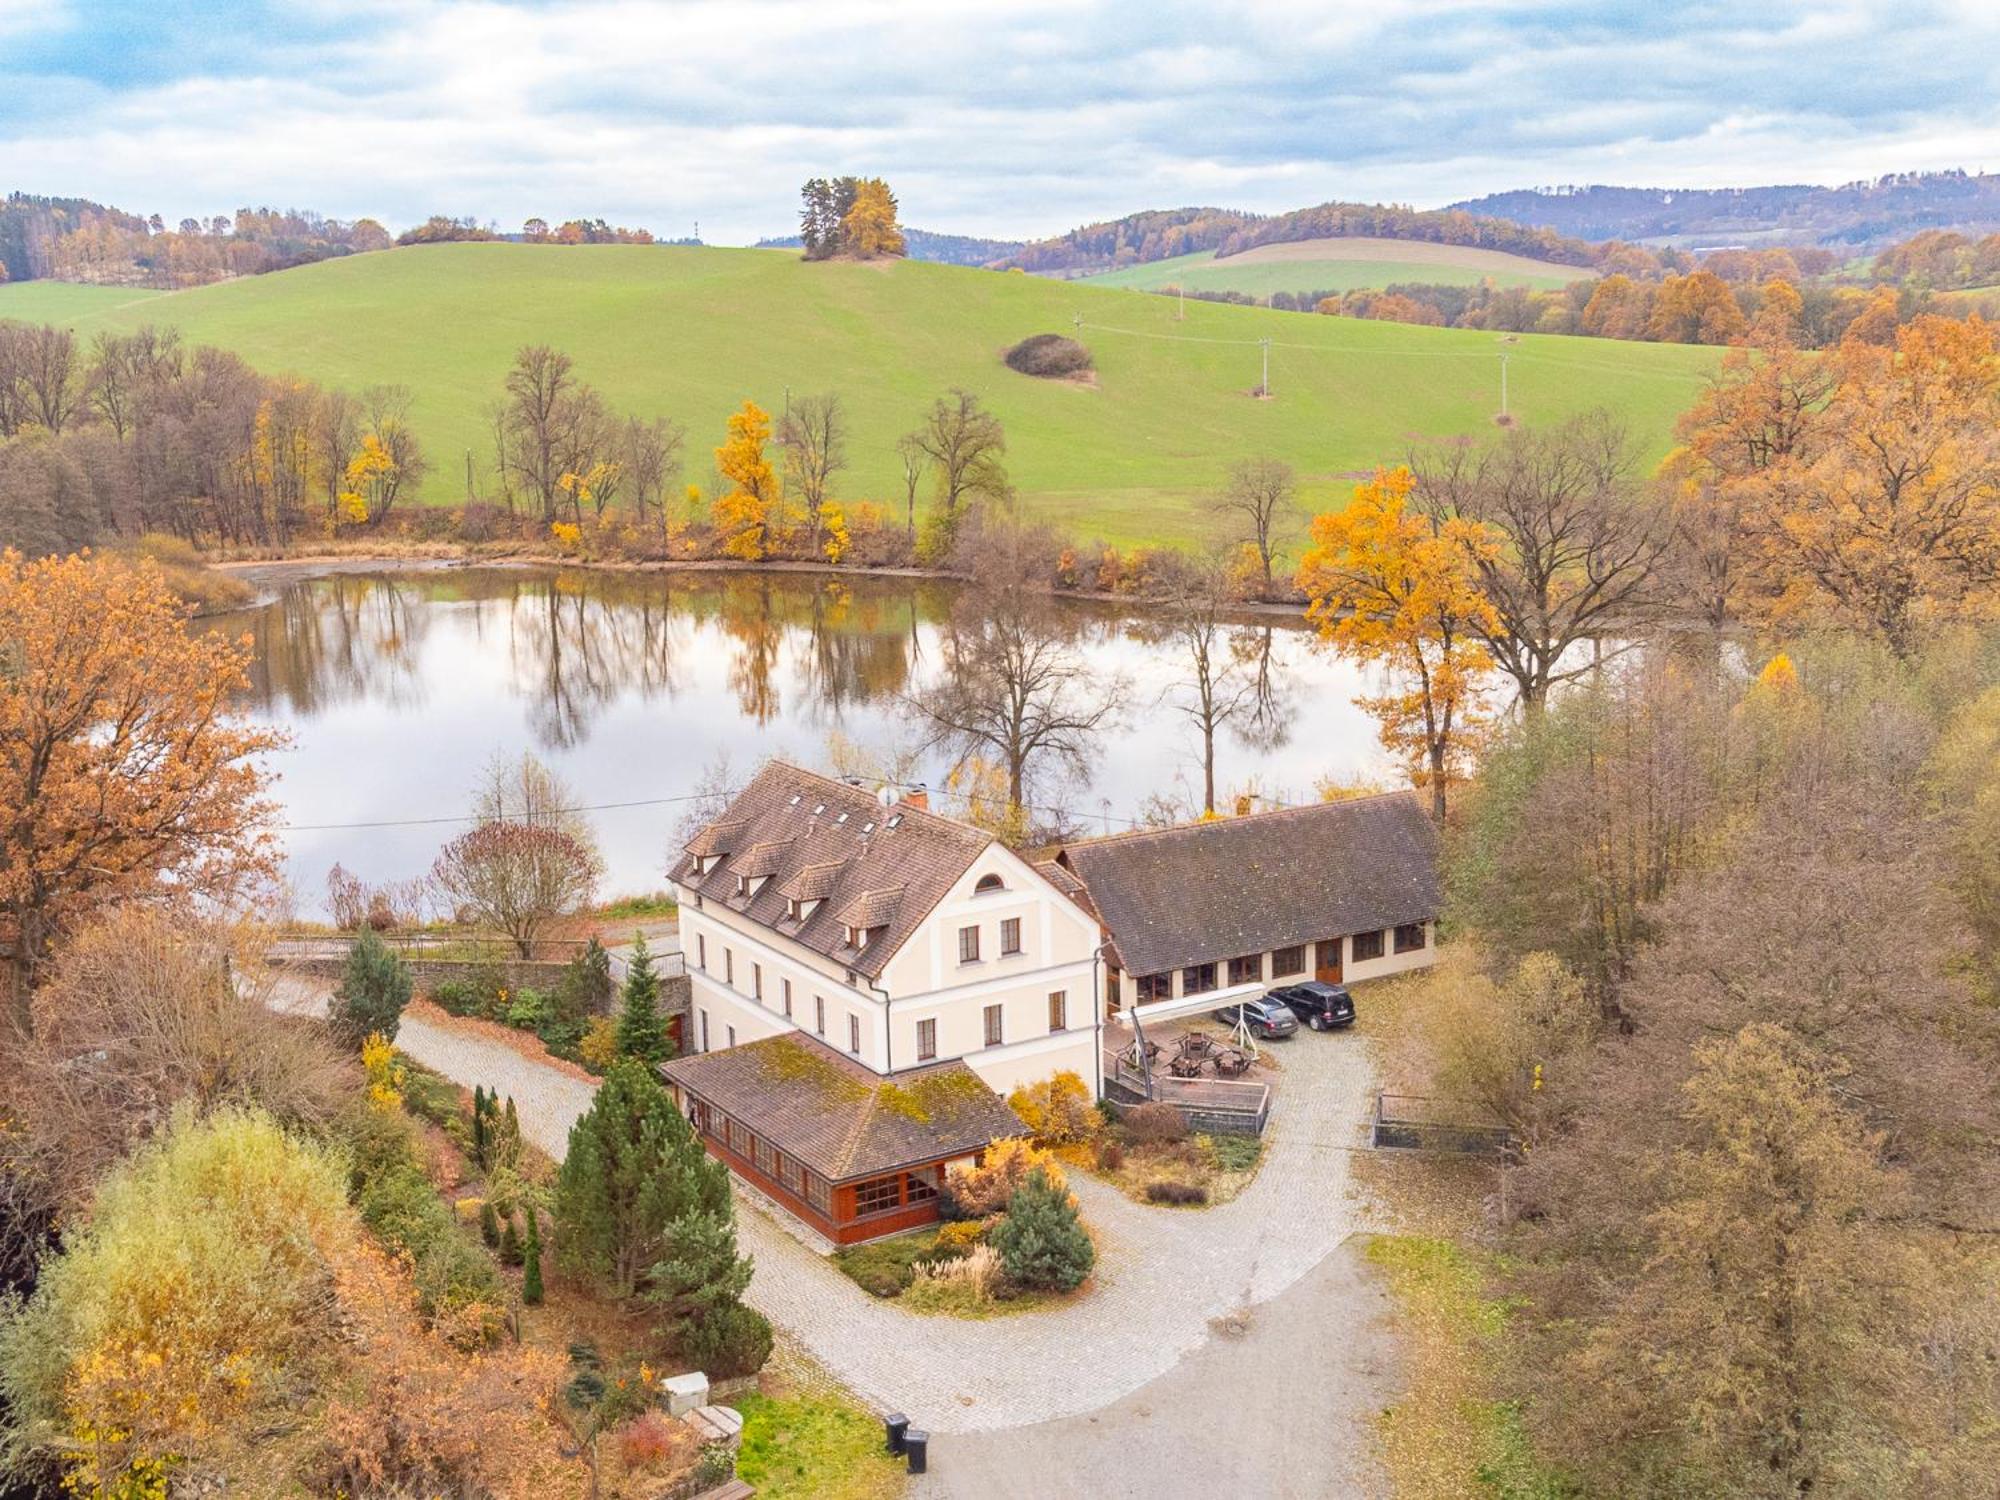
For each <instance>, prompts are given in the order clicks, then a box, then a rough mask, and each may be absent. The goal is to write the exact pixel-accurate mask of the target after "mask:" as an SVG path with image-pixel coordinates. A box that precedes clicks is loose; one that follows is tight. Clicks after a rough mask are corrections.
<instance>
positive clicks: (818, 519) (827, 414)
mask: <svg viewBox="0 0 2000 1500" xmlns="http://www.w3.org/2000/svg"><path fill="white" fill-rule="evenodd" d="M778 444H779V446H780V447H782V448H783V449H784V450H785V482H786V487H787V488H789V489H790V490H791V492H792V493H793V494H795V495H797V496H798V498H799V501H800V503H801V504H802V505H804V506H805V514H806V530H807V532H808V536H809V543H810V546H809V550H810V552H811V554H812V555H813V556H815V557H817V556H818V555H819V552H820V543H821V537H822V535H823V532H824V528H825V522H824V520H823V519H822V516H821V512H822V511H823V510H824V508H825V506H826V503H827V501H828V499H830V498H831V493H832V485H833V476H834V475H836V474H838V473H839V472H840V471H841V470H842V469H843V468H845V467H846V465H847V410H846V408H845V406H843V405H842V403H841V399H840V395H839V393H838V392H835V391H828V392H827V393H826V394H824V395H821V396H800V397H797V398H795V399H794V400H793V401H792V403H791V405H790V406H789V407H788V408H787V410H786V412H785V416H784V420H783V421H782V422H780V423H779V424H778Z"/></svg>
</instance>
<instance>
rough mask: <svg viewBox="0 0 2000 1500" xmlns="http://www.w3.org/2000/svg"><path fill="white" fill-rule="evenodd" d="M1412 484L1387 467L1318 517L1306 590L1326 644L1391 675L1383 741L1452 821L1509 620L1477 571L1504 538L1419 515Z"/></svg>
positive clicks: (1381, 716)
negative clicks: (1493, 643)
mask: <svg viewBox="0 0 2000 1500" xmlns="http://www.w3.org/2000/svg"><path fill="white" fill-rule="evenodd" d="M1413 485H1414V480H1413V479H1412V477H1411V474H1410V471H1409V470H1408V469H1406V468H1397V469H1384V470H1378V471H1377V472H1376V474H1375V477H1374V478H1373V479H1371V480H1368V481H1367V482H1366V483H1364V484H1361V485H1358V486H1356V488H1355V491H1354V496H1353V498H1352V499H1351V500H1350V501H1349V502H1348V504H1347V507H1346V509H1344V510H1338V511H1329V512H1327V513H1326V514H1324V515H1321V516H1318V517H1315V518H1314V520H1313V523H1312V546H1311V547H1310V548H1309V549H1308V550H1307V552H1306V555H1305V558H1304V559H1303V560H1302V561H1301V562H1300V564H1299V572H1298V585H1299V587H1300V588H1301V589H1303V590H1304V591H1305V594H1306V597H1307V599H1308V601H1309V603H1308V604H1307V606H1306V618H1307V620H1309V621H1310V622H1311V623H1312V625H1313V626H1314V627H1315V628H1316V629H1317V630H1318V632H1319V636H1320V639H1321V640H1322V641H1325V642H1326V643H1328V644H1329V645H1331V646H1332V647H1333V648H1334V649H1335V650H1336V651H1338V652H1340V653H1341V654H1342V655H1344V656H1348V657H1351V658H1353V659H1354V660H1356V661H1359V662H1362V663H1365V664H1369V665H1376V666H1380V667H1382V668H1384V669H1386V670H1387V671H1388V672H1389V674H1390V676H1391V679H1392V682H1393V683H1394V688H1393V690H1392V691H1390V692H1388V693H1385V694H1381V695H1377V696H1375V697H1371V698H1366V699H1363V700H1361V702H1362V706H1363V707H1364V708H1366V709H1367V710H1368V711H1369V712H1370V713H1372V714H1373V715H1375V717H1376V718H1377V719H1378V720H1380V722H1381V726H1382V742H1383V744H1384V745H1385V746H1387V747H1388V748H1389V749H1390V750H1391V751H1392V752H1394V753H1396V754H1398V755H1400V756H1402V757H1403V758H1404V759H1405V760H1406V762H1407V763H1408V765H1409V768H1410V777H1411V780H1412V782H1413V783H1414V784H1415V785H1417V786H1419V787H1424V788H1428V789H1429V791H1430V794H1431V811H1432V815H1433V816H1434V817H1436V818H1437V819H1438V820H1439V821H1440V822H1441V821H1443V819H1444V816H1445V809H1446V795H1447V792H1448V790H1449V788H1450V787H1451V786H1452V785H1453V784H1454V783H1456V782H1459V781H1462V780H1463V779H1464V778H1465V777H1466V775H1467V774H1468V773H1469V771H1470V762H1471V757H1472V753H1473V750H1474V748H1475V746H1476V745H1477V743H1478V741H1479V738H1480V735H1481V733H1482V731H1483V729H1484V725H1485V718H1484V711H1483V698H1484V689H1485V683H1484V679H1485V677H1486V674H1487V673H1488V671H1489V670H1490V669H1491V667H1492V665H1493V658H1492V656H1491V655H1490V654H1489V652H1488V651H1487V649H1486V646H1485V644H1484V639H1485V637H1486V636H1487V635H1489V634H1491V633H1492V632H1494V631H1495V630H1496V629H1497V628H1498V618H1497V616H1496V615H1495V613H1494V610H1493V606H1492V605H1491V604H1489V603H1487V601H1486V599H1485V597H1484V596H1483V595H1482V594H1481V593H1480V592H1479V587H1478V576H1477V573H1476V571H1475V567H1476V563H1477V560H1478V559H1479V558H1481V557H1482V556H1484V555H1486V554H1488V553H1490V551H1491V549H1492V546H1493V543H1492V542H1491V541H1490V539H1488V538H1486V537H1485V536H1484V535H1483V534H1482V533H1481V530H1480V528H1479V526H1478V523H1476V522H1472V521H1466V520H1461V519H1457V518H1454V519H1451V520H1447V521H1443V522H1434V521H1432V520H1430V519H1429V518H1428V517H1425V516H1423V515H1421V514H1418V513H1415V512H1413V511H1412V510H1411V509H1410V507H1409V504H1408V502H1409V497H1410V492H1411V489H1412V487H1413Z"/></svg>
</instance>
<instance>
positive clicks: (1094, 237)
mask: <svg viewBox="0 0 2000 1500" xmlns="http://www.w3.org/2000/svg"><path fill="white" fill-rule="evenodd" d="M1351 238H1358V239H1368V240H1409V241H1415V242H1419V243H1423V244H1432V245H1459V246H1464V247H1466V248H1468V249H1478V250H1496V251H1501V252H1503V253H1505V254H1509V255H1519V256H1526V257H1528V258H1529V259H1532V260H1538V261H1554V262H1558V263H1561V264H1564V265H1573V266H1587V265H1589V264H1590V263H1591V260H1592V253H1591V248H1590V246H1589V245H1587V244H1585V243H1583V242H1582V241H1581V240H1575V239H1568V238H1565V237H1564V236H1562V235H1560V234H1557V233H1555V232H1553V231H1551V230H1546V229H1534V228H1528V227H1524V226H1523V225H1521V224H1518V223H1515V222H1513V221H1512V220H1508V219H1499V218H1492V217H1484V216H1480V215H1476V214H1468V213H1461V212H1455V211H1451V210H1441V209H1415V208H1406V207H1403V206H1401V205H1398V204H1386V203H1338V202H1336V203H1321V204H1318V205H1316V206H1315V207H1312V208H1301V209H1296V210H1294V211H1293V212H1291V213H1285V214H1247V213H1239V212H1237V211H1235V210H1233V209H1224V208H1176V209H1166V210H1160V211H1154V212H1149V213H1140V214H1129V215H1127V216H1126V217H1125V218H1122V219H1114V220H1111V221H1109V222H1107V223H1102V224H1088V225H1085V226H1084V227H1083V228H1082V229H1072V230H1071V231H1070V232H1069V233H1068V234H1065V235H1058V236H1057V237H1056V238H1054V239H1051V240H1041V241H1038V242H1037V243H1035V244H1032V245H1029V246H1027V247H1026V248H1025V249H1023V250H1022V251H1021V252H1020V253H1019V254H1017V255H1014V256H1012V257H1010V258H1009V259H1008V260H1007V261H1006V262H1005V264H1007V265H1009V266H1018V267H1020V268H1021V269H1022V270H1024V271H1034V272H1038V273H1040V274H1042V275H1045V276H1091V275H1096V274H1099V273H1101V272H1106V271H1119V270H1123V269H1125V268H1126V267H1128V266H1140V265H1147V264H1150V263H1152V262H1154V261H1162V260H1171V259H1173V258H1175V257H1177V256H1187V255H1194V254H1197V253H1199V252H1201V251H1204V250H1212V251H1214V252H1215V259H1216V261H1217V262H1218V263H1220V262H1222V261H1225V260H1228V259H1229V258H1230V257H1232V256H1236V255H1241V254H1243V253H1245V252H1246V251H1251V250H1256V249H1259V248H1261V247H1263V246H1268V245H1283V244H1292V243H1296V242H1298V241H1303V240H1329V239H1351Z"/></svg>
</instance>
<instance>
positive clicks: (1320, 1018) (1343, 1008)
mask: <svg viewBox="0 0 2000 1500" xmlns="http://www.w3.org/2000/svg"><path fill="white" fill-rule="evenodd" d="M1264 998H1265V999H1266V1000H1273V1001H1276V1002H1277V1003H1278V1004H1280V1005H1282V1006H1285V1007H1286V1008H1287V1009H1288V1010H1290V1011H1291V1013H1292V1014H1293V1015H1295V1016H1297V1017H1298V1018H1299V1019H1300V1020H1301V1021H1303V1022H1305V1023H1306V1025H1308V1026H1310V1027H1312V1029H1313V1030H1314V1031H1332V1030H1333V1029H1334V1028H1335V1027H1337V1026H1352V1025H1353V1024H1354V997H1353V996H1352V995H1350V994H1348V993H1347V986H1346V985H1344V984H1327V983H1326V982H1324V981H1323V980H1318V979H1308V980H1306V981H1305V983H1303V984H1287V985H1280V986H1279V987H1278V988H1277V989H1275V990H1272V991H1271V993H1270V994H1268V995H1266V996H1265V997H1264Z"/></svg>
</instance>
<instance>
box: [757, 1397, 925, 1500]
mask: <svg viewBox="0 0 2000 1500" xmlns="http://www.w3.org/2000/svg"><path fill="white" fill-rule="evenodd" d="M729 1404H730V1405H731V1406H734V1407H735V1408H736V1409H737V1410H738V1411H740V1412H742V1413H743V1450H742V1452H741V1453H740V1454H738V1455H737V1460H736V1473H737V1476H738V1477H739V1478H741V1479H742V1480H743V1482H744V1483H746V1484H748V1485H750V1486H751V1487H752V1488H754V1489H755V1490H756V1491H757V1494H758V1496H759V1500H893V1497H894V1496H897V1495H900V1494H901V1493H902V1492H903V1487H904V1484H905V1483H906V1479H905V1470H904V1466H903V1464H902V1462H901V1461H900V1460H898V1459H894V1458H891V1457H890V1456H889V1455H888V1454H887V1453H886V1452H884V1451H883V1447H882V1424H881V1423H880V1422H879V1421H877V1420H876V1418H875V1417H874V1416H873V1415H872V1414H870V1413H869V1412H866V1411H864V1410H862V1408H861V1407H859V1406H857V1405H855V1404H854V1403H853V1402H851V1401H847V1400H843V1399H841V1398H838V1397H835V1396H829V1395H822V1394H814V1393H812V1392H808V1391H803V1390H800V1391H793V1392H789V1393H787V1394H783V1395H765V1394H763V1393H761V1392H758V1393H753V1394H750V1395H745V1396H733V1397H731V1398H730V1401H729Z"/></svg>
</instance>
